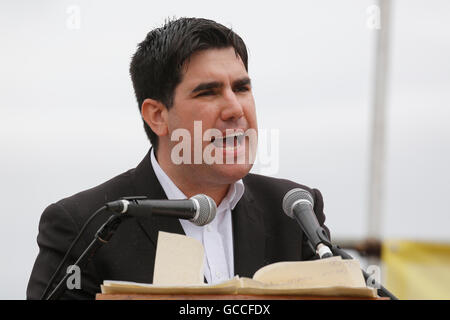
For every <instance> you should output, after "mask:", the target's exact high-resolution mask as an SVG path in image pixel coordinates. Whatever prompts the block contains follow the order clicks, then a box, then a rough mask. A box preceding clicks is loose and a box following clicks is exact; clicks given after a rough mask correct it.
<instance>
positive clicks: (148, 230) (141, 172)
mask: <svg viewBox="0 0 450 320" xmlns="http://www.w3.org/2000/svg"><path fill="white" fill-rule="evenodd" d="M151 151H152V150H151V149H150V151H149V152H148V153H147V155H146V156H145V158H144V159H143V160H142V161H141V163H140V164H139V165H138V166H137V167H136V169H135V170H134V171H133V172H132V179H133V187H134V191H135V195H137V196H141V195H143V196H146V197H148V198H149V199H167V195H166V194H165V192H164V189H163V188H162V186H161V184H160V183H159V181H158V178H157V177H156V174H155V171H154V170H153V167H152V163H151V161H150V152H151ZM136 219H137V221H138V224H139V225H140V226H141V228H142V229H143V230H144V232H145V234H146V235H147V236H148V237H149V239H150V241H152V242H153V244H154V245H155V247H156V243H157V240H158V231H165V232H171V233H178V234H185V233H184V230H183V227H182V226H181V223H180V221H179V220H178V219H173V218H168V217H158V216H151V215H148V216H140V217H138V218H136Z"/></svg>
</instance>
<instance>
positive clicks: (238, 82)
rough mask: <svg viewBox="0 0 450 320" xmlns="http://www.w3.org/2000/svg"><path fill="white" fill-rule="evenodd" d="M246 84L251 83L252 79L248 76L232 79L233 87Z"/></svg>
mask: <svg viewBox="0 0 450 320" xmlns="http://www.w3.org/2000/svg"><path fill="white" fill-rule="evenodd" d="M247 85H250V86H251V85H252V81H251V80H250V78H249V77H244V78H241V79H238V80H235V81H233V87H234V88H235V87H242V86H247Z"/></svg>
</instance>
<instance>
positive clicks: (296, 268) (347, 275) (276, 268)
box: [253, 257, 365, 289]
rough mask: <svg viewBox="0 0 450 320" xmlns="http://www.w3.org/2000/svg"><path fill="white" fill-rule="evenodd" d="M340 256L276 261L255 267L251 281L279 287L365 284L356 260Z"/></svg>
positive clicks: (357, 285)
mask: <svg viewBox="0 0 450 320" xmlns="http://www.w3.org/2000/svg"><path fill="white" fill-rule="evenodd" d="M352 261H353V262H350V263H349V262H348V261H345V260H342V259H341V258H340V257H332V258H327V259H321V260H313V261H287V262H278V263H274V264H271V265H268V266H265V267H263V268H261V269H259V270H258V271H257V272H256V273H255V274H254V276H253V280H256V281H260V282H263V283H265V284H268V285H270V286H279V287H280V288H284V289H287V288H319V287H336V286H337V287H361V286H363V287H365V284H364V280H363V281H362V283H361V281H360V280H361V277H362V272H361V270H360V269H359V267H358V266H359V263H358V261H356V260H352Z"/></svg>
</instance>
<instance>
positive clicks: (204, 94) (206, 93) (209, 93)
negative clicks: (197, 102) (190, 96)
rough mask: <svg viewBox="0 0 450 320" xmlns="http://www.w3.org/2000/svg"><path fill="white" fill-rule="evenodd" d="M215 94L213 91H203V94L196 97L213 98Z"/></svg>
mask: <svg viewBox="0 0 450 320" xmlns="http://www.w3.org/2000/svg"><path fill="white" fill-rule="evenodd" d="M213 94H214V91H212V90H209V91H203V92H200V93H199V94H198V95H196V97H203V96H212V95H213Z"/></svg>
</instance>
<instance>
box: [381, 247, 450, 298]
mask: <svg viewBox="0 0 450 320" xmlns="http://www.w3.org/2000/svg"><path fill="white" fill-rule="evenodd" d="M382 260H383V263H384V266H385V268H386V271H385V277H386V278H385V280H386V282H385V283H386V288H388V289H389V291H391V292H392V293H394V294H395V295H396V296H397V297H398V298H399V299H408V300H409V299H433V300H436V299H450V244H440V243H431V242H418V241H417V242H416V241H406V240H389V241H385V242H384V243H383V247H382Z"/></svg>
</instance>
